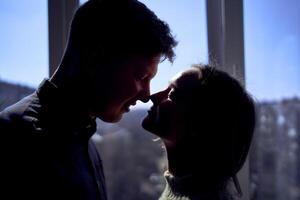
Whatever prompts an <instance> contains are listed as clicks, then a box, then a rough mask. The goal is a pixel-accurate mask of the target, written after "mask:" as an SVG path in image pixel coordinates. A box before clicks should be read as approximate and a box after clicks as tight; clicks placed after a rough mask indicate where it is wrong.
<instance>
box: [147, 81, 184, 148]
mask: <svg viewBox="0 0 300 200" xmlns="http://www.w3.org/2000/svg"><path fill="white" fill-rule="evenodd" d="M173 92H175V91H174V89H173V87H172V86H169V87H168V88H166V89H165V90H162V91H160V92H158V93H155V94H153V95H151V96H150V100H151V101H152V102H153V106H152V107H151V108H150V110H149V111H148V116H146V117H145V119H144V120H143V122H142V126H143V128H144V129H146V130H147V131H149V132H151V133H153V134H155V135H157V136H159V137H160V138H161V139H163V140H164V141H165V142H166V141H168V142H172V143H174V142H176V141H177V140H178V139H179V138H180V133H181V131H180V130H181V127H182V123H183V120H182V117H183V113H182V111H181V110H180V108H179V107H178V105H176V103H175V102H174V101H173V100H172V99H171V98H170V96H171V94H172V93H173Z"/></svg>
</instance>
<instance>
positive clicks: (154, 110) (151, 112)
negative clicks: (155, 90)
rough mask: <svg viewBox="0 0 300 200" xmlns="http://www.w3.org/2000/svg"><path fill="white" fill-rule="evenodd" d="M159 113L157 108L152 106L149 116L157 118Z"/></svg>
mask: <svg viewBox="0 0 300 200" xmlns="http://www.w3.org/2000/svg"><path fill="white" fill-rule="evenodd" d="M156 113H157V107H154V106H152V107H151V108H150V109H149V110H148V115H149V116H156Z"/></svg>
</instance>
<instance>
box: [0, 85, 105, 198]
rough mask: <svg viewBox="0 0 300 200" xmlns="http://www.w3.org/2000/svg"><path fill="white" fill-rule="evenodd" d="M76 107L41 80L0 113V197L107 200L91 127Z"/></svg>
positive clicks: (91, 123)
mask: <svg viewBox="0 0 300 200" xmlns="http://www.w3.org/2000/svg"><path fill="white" fill-rule="evenodd" d="M75 102H76V103H75ZM79 105H80V102H78V101H77V100H76V99H74V98H73V99H72V100H70V98H69V96H68V95H67V94H64V93H63V92H60V91H59V89H58V88H56V87H55V85H53V84H52V83H51V82H50V81H48V80H45V81H44V82H43V83H42V84H41V85H40V87H39V89H38V90H37V91H36V92H35V93H33V94H32V95H30V96H28V97H26V98H24V99H22V100H21V101H19V102H18V103H16V104H14V105H12V106H10V107H8V108H6V109H5V110H4V111H2V112H1V113H0V138H1V140H0V141H1V144H0V148H1V151H0V152H1V154H0V155H1V164H0V165H1V171H0V173H1V174H0V175H1V177H0V181H1V186H0V188H1V189H0V190H1V191H0V199H72V200H73V199H82V200H95V199H97V200H106V199H107V197H106V189H105V180H104V174H103V168H102V162H101V159H100V156H99V154H98V152H97V150H96V148H95V146H94V144H93V143H92V141H91V140H90V138H91V136H92V135H93V134H94V133H95V131H96V123H95V121H94V120H91V119H90V118H89V117H88V115H87V114H86V112H84V110H83V109H80V106H79ZM7 195H8V196H7ZM3 196H5V197H3Z"/></svg>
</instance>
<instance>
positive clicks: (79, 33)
mask: <svg viewBox="0 0 300 200" xmlns="http://www.w3.org/2000/svg"><path fill="white" fill-rule="evenodd" d="M176 45H177V42H176V41H175V39H174V37H173V35H172V34H171V31H170V28H169V26H168V24H166V23H165V22H163V21H162V20H160V19H159V18H158V17H157V16H156V15H155V13H154V12H152V11H151V10H150V9H148V8H147V7H146V6H145V5H144V4H142V3H141V2H139V1H137V0H89V1H87V2H86V3H85V4H83V5H82V6H81V7H79V9H78V10H77V11H76V13H75V15H74V18H73V21H72V24H71V29H70V38H69V46H72V47H73V48H74V47H75V48H77V49H78V50H79V51H80V54H81V55H83V56H84V57H83V58H84V59H85V57H87V56H94V57H95V58H96V59H111V60H116V58H117V59H122V58H124V59H128V58H130V57H134V56H145V57H152V56H157V55H158V54H161V55H162V57H163V58H164V59H166V58H167V59H168V60H169V61H171V62H173V60H174V57H175V53H174V50H173V49H174V47H175V46H176Z"/></svg>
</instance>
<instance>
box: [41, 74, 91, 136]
mask: <svg viewBox="0 0 300 200" xmlns="http://www.w3.org/2000/svg"><path fill="white" fill-rule="evenodd" d="M37 96H38V98H39V101H40V104H41V123H42V124H43V126H46V127H47V129H50V130H62V131H63V132H66V133H69V134H72V135H74V136H76V137H84V138H86V139H89V138H90V137H91V136H92V135H93V134H94V133H95V131H96V122H95V120H94V119H91V117H90V116H89V115H88V112H87V110H86V109H84V105H83V102H80V100H79V98H75V97H74V96H71V95H68V94H67V93H66V92H64V91H61V90H60V89H59V88H58V87H57V86H56V85H55V84H53V83H52V82H51V81H50V80H48V79H45V80H44V81H43V82H42V83H41V84H40V86H39V88H38V90H37ZM54 132H55V131H54ZM59 132H60V134H61V131H59ZM69 134H68V135H69Z"/></svg>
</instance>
